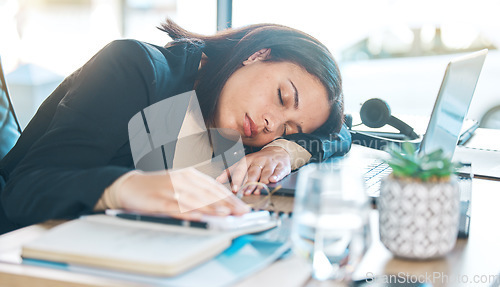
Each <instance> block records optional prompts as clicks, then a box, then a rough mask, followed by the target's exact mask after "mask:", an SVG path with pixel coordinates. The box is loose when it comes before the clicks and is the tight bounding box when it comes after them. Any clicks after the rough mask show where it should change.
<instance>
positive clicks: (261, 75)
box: [215, 49, 330, 147]
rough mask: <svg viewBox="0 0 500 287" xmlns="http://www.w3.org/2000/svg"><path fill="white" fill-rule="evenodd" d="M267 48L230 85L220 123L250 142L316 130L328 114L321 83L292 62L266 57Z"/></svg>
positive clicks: (223, 96)
mask: <svg viewBox="0 0 500 287" xmlns="http://www.w3.org/2000/svg"><path fill="white" fill-rule="evenodd" d="M269 52H270V51H269V50H268V49H263V50H261V51H259V52H257V53H255V54H254V55H252V56H251V57H250V58H249V59H248V60H246V61H245V62H243V66H242V67H241V68H239V69H238V70H236V72H234V73H233V74H232V75H231V76H230V77H229V79H228V80H227V81H226V84H225V85H224V87H223V89H222V92H221V95H220V97H219V102H218V105H217V109H216V112H215V126H216V127H217V128H229V129H232V130H236V131H238V133H239V134H240V135H241V138H242V141H243V143H244V144H245V145H248V146H259V147H260V146H264V145H265V144H267V143H269V142H271V141H272V140H274V139H276V138H278V137H280V136H282V135H285V134H287V135H288V134H293V133H298V132H301V133H311V132H313V131H314V130H316V129H317V128H319V127H320V126H321V125H322V124H323V123H324V122H325V121H326V120H327V118H328V115H329V113H330V106H329V103H328V94H327V91H326V89H325V87H324V86H323V85H322V84H321V82H320V81H319V80H318V79H317V78H316V77H314V76H313V75H311V74H309V73H308V72H307V71H306V70H305V69H303V68H302V67H300V66H298V65H296V64H293V63H290V62H265V61H263V60H264V59H265V58H266V57H268V56H269Z"/></svg>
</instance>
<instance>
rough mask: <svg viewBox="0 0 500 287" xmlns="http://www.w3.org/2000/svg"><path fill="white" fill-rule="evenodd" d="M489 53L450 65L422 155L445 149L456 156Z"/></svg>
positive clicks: (476, 55) (453, 62)
mask: <svg viewBox="0 0 500 287" xmlns="http://www.w3.org/2000/svg"><path fill="white" fill-rule="evenodd" d="M487 52H488V50H486V49H485V50H481V51H479V52H475V53H472V54H468V55H465V56H463V57H460V58H457V59H455V60H452V61H451V62H450V63H449V64H448V67H447V68H446V72H445V76H444V78H443V82H442V83H441V88H440V89H439V94H438V97H437V99H436V102H435V104H434V109H433V111H432V115H431V119H430V121H429V125H428V127H427V132H426V133H425V136H424V139H423V141H422V144H421V146H420V152H423V153H424V154H428V153H430V152H432V151H434V150H437V149H439V148H441V149H443V151H444V152H445V154H447V155H448V156H449V157H450V158H451V157H452V156H453V153H454V152H455V147H456V145H457V142H458V139H459V137H460V132H461V129H462V124H463V122H464V119H465V116H466V115H467V112H468V110H469V106H470V103H471V100H472V96H473V95H474V90H475V89H476V84H477V80H478V79H479V74H480V73H481V68H482V66H483V63H484V60H485V58H486V53H487Z"/></svg>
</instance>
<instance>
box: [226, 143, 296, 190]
mask: <svg viewBox="0 0 500 287" xmlns="http://www.w3.org/2000/svg"><path fill="white" fill-rule="evenodd" d="M290 172H291V166H290V155H289V154H288V152H287V151H286V150H285V149H283V148H281V147H276V146H273V147H267V148H264V149H262V150H260V151H258V152H254V153H251V154H248V155H246V156H245V158H243V159H241V160H240V161H239V162H237V163H235V164H234V165H233V166H231V167H230V168H228V169H226V170H224V172H223V173H222V174H221V175H219V176H218V177H217V181H218V182H220V183H225V182H228V181H229V178H228V175H230V176H231V182H232V189H233V192H238V190H239V189H240V188H241V187H242V186H243V185H245V184H246V183H247V182H262V183H265V184H268V183H270V182H277V181H279V180H281V179H283V178H284V177H285V176H287V175H288V174H289V173H290ZM260 189H261V188H260V187H257V186H255V185H254V186H251V187H248V188H245V190H242V191H243V192H244V194H251V193H252V192H253V193H255V194H259V193H260Z"/></svg>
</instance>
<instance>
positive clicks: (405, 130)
mask: <svg viewBox="0 0 500 287" xmlns="http://www.w3.org/2000/svg"><path fill="white" fill-rule="evenodd" d="M359 114H360V117H361V121H362V122H363V124H364V125H365V126H367V127H370V128H380V127H383V126H384V125H386V124H388V125H390V126H392V127H394V128H396V129H397V130H399V131H400V132H401V133H402V134H404V135H406V136H407V137H408V138H409V139H411V140H414V139H417V138H418V135H417V134H416V133H415V132H414V131H413V128H412V127H410V126H409V125H408V124H406V123H405V122H403V121H402V120H400V119H398V118H396V117H394V116H392V115H391V109H390V107H389V105H388V104H387V103H386V102H385V101H384V100H382V99H376V98H375V99H369V100H368V101H366V102H365V103H364V104H363V105H362V106H361V110H360V112H359Z"/></svg>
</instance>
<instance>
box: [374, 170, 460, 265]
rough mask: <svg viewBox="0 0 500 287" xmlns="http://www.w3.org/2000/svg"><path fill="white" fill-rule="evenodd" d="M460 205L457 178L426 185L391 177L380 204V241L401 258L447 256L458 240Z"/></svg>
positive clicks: (385, 186) (378, 203) (382, 192)
mask: <svg viewBox="0 0 500 287" xmlns="http://www.w3.org/2000/svg"><path fill="white" fill-rule="evenodd" d="M459 204H460V193H459V190H458V184H457V180H456V178H455V177H451V178H450V181H448V182H437V183H426V182H417V181H411V180H396V179H394V178H393V177H392V176H388V177H386V178H384V179H383V180H382V184H381V187H380V197H379V198H378V201H377V208H378V210H379V231H380V239H381V241H382V243H383V244H384V245H385V246H386V247H387V248H388V249H389V250H390V251H391V252H392V253H393V254H394V255H396V256H398V257H403V258H410V259H430V258H436V257H440V256H443V255H444V254H446V253H447V252H449V251H450V250H451V249H452V248H453V247H454V246H455V242H456V240H457V233H458V220H459V212H460V209H459V206H460V205H459Z"/></svg>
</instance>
